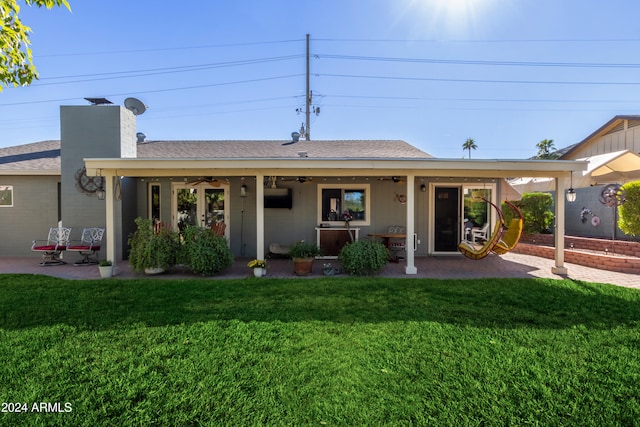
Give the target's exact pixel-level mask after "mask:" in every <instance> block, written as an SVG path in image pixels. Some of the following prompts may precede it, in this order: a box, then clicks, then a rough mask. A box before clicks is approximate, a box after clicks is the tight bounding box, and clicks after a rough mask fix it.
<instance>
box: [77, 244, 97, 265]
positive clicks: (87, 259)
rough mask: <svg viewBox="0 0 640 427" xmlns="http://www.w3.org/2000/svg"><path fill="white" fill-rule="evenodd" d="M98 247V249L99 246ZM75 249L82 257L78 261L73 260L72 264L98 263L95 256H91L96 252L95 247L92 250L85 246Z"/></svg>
mask: <svg viewBox="0 0 640 427" xmlns="http://www.w3.org/2000/svg"><path fill="white" fill-rule="evenodd" d="M98 249H100V247H99V246H98ZM75 250H76V251H77V252H78V255H80V256H81V257H82V259H81V260H80V261H76V262H74V263H73V265H96V264H99V263H100V261H98V259H97V258H91V256H92V255H95V253H96V252H95V249H94V250H92V249H91V248H89V247H87V248H86V249H75Z"/></svg>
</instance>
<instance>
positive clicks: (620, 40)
mask: <svg viewBox="0 0 640 427" xmlns="http://www.w3.org/2000/svg"><path fill="white" fill-rule="evenodd" d="M313 41H314V42H316V41H318V42H341V43H624V42H640V38H606V39H601V38H593V39H333V38H317V39H315V38H314V39H313Z"/></svg>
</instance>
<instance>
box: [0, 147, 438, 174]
mask: <svg viewBox="0 0 640 427" xmlns="http://www.w3.org/2000/svg"><path fill="white" fill-rule="evenodd" d="M300 152H306V153H307V156H308V157H313V158H319V159H322V158H327V159H332V158H350V159H358V158H361V159H364V158H375V159H378V158H380V159H389V158H395V159H402V158H411V159H415V158H431V157H432V156H431V155H429V154H427V153H425V152H424V151H422V150H419V149H417V148H416V147H414V146H412V145H410V144H408V143H406V142H404V141H298V142H296V143H292V142H290V141H148V142H143V143H138V158H181V159H195V158H198V159H202V158H205V159H206V158H214V159H220V158H247V159H249V158H265V159H266V158H287V157H292V158H297V157H300V155H299V154H298V153H300ZM60 167H61V166H60V141H41V142H34V143H31V144H24V145H17V146H15V147H6V148H0V173H3V174H7V173H9V174H10V173H11V172H12V171H15V172H22V173H24V172H30V171H33V172H43V171H49V172H51V171H57V172H58V173H60Z"/></svg>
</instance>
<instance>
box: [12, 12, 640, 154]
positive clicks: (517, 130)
mask: <svg viewBox="0 0 640 427" xmlns="http://www.w3.org/2000/svg"><path fill="white" fill-rule="evenodd" d="M70 3H71V7H72V12H71V13H69V12H68V11H67V10H66V9H60V10H53V11H46V10H41V9H37V8H29V7H27V6H24V7H23V9H22V10H23V13H22V17H23V20H24V21H25V23H26V24H27V25H29V26H31V27H32V29H33V35H32V49H33V53H34V58H35V62H36V66H37V67H38V70H39V72H40V80H39V81H38V82H36V83H34V84H33V85H32V86H31V87H26V88H5V89H4V91H3V92H2V93H0V147H2V146H13V145H19V144H24V143H29V142H36V141H40V140H46V139H59V137H60V130H59V107H60V105H84V104H87V102H86V101H84V99H83V98H84V97H106V98H108V99H109V100H111V101H112V102H114V103H115V104H122V103H123V101H124V99H125V98H127V97H136V98H139V99H141V100H142V101H144V103H145V104H147V105H148V107H149V109H148V110H147V112H146V113H145V114H143V115H141V116H139V118H138V130H139V131H142V132H144V133H145V134H146V135H147V138H148V139H150V140H166V139H207V140H215V139H275V140H286V139H288V138H289V137H290V134H291V132H293V131H295V130H297V129H299V128H300V125H301V124H302V122H303V121H304V114H300V115H298V114H297V113H296V110H297V109H302V110H303V109H304V91H305V35H306V34H310V38H311V44H310V46H311V47H310V51H311V59H310V70H311V89H312V90H313V94H314V106H316V107H320V114H319V115H318V116H315V115H313V116H312V121H311V138H312V139H318V140H319V139H402V140H405V141H407V142H409V143H411V144H413V145H415V146H417V147H419V148H421V149H423V150H424V151H426V152H428V153H430V154H432V155H434V156H436V157H442V158H462V157H463V156H466V152H464V151H463V150H462V144H463V143H464V142H465V140H466V139H467V138H473V139H474V140H475V141H476V144H477V146H478V149H477V150H475V151H472V153H471V156H472V158H478V159H490V158H513V159H519V158H527V157H530V156H533V155H535V154H536V152H537V149H536V144H537V143H538V142H539V141H541V140H543V139H553V140H554V143H555V146H556V147H557V148H561V147H564V146H567V145H570V144H573V143H576V142H579V141H581V140H582V139H584V138H585V137H587V136H588V135H589V134H590V133H591V132H593V131H594V130H596V129H597V128H599V127H600V126H601V125H602V124H604V123H605V122H607V121H608V120H609V119H611V118H612V117H613V116H615V115H618V114H640V107H639V106H638V105H637V104H638V100H640V74H639V69H640V58H638V55H636V54H634V52H638V51H639V50H640V26H639V25H638V24H637V16H640V2H637V1H635V0H609V1H607V2H603V1H596V0H582V1H577V0H561V1H560V0H393V1H392V0H386V1H382V0H369V1H365V0H359V1H356V0H324V1H319V0H316V1H306V0H298V1H295V2H293V1H278V0H272V1H264V0H261V1H256V0H247V1H241V0H234V1H231V0H228V1H209V2H166V1H164V2H158V1H150V0H137V1H123V0H110V1H86V0H85V1H80V0H70Z"/></svg>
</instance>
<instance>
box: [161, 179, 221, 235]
mask: <svg viewBox="0 0 640 427" xmlns="http://www.w3.org/2000/svg"><path fill="white" fill-rule="evenodd" d="M172 195H173V196H172V199H173V200H172V203H171V206H172V212H173V213H172V221H173V227H174V228H177V229H179V230H183V229H184V228H185V227H187V226H189V225H198V226H201V227H211V226H212V225H213V224H216V223H219V222H224V223H226V224H227V228H226V229H225V236H227V237H228V233H229V185H225V184H223V183H219V182H217V183H216V186H212V185H211V183H208V182H202V183H200V184H196V185H193V184H188V183H178V184H173V188H172Z"/></svg>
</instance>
